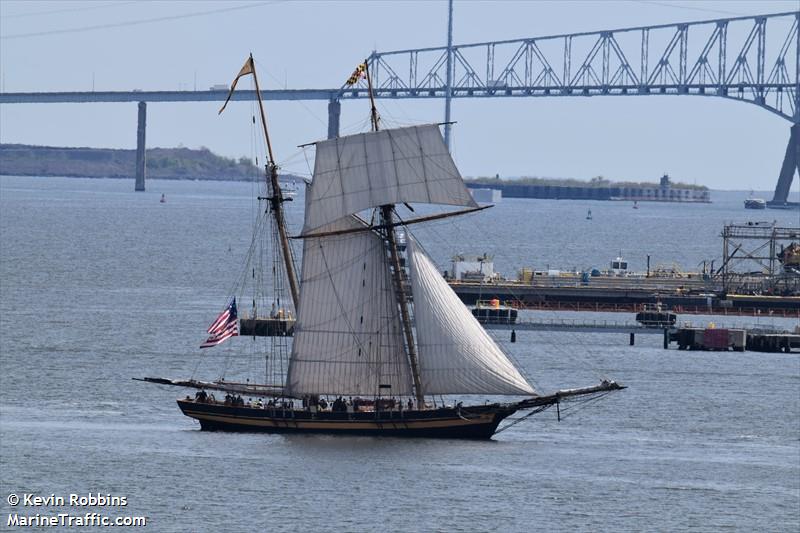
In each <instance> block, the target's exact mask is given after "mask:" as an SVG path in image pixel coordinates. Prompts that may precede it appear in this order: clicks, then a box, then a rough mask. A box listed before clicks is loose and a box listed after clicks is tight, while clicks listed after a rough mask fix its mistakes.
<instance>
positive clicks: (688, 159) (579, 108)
mask: <svg viewBox="0 0 800 533" xmlns="http://www.w3.org/2000/svg"><path fill="white" fill-rule="evenodd" d="M240 8H241V9H240ZM797 9H800V2H798V0H789V1H781V0H757V1H756V0H750V1H715V2H700V1H693V2H681V1H678V0H670V1H591V2H570V1H538V2H537V1H529V2H526V1H497V2H485V1H466V0H456V3H455V18H454V42H455V43H468V42H476V41H489V40H500V39H513V38H522V37H535V36H540V35H551V34H558V33H571V32H578V31H593V30H606V29H614V28H622V27H628V26H636V25H651V24H663V23H672V22H682V21H693V20H704V19H714V18H723V17H729V16H738V15H750V14H761V13H774V12H781V11H792V10H797ZM209 11H214V13H206V12H209ZM152 19H161V20H155V21H153V20H152ZM120 24H122V25H120ZM96 26H101V27H103V26H104V28H100V29H93V30H88V29H87V30H85V31H78V32H63V33H58V31H59V30H69V29H75V28H84V29H85V28H90V27H96ZM39 32H53V33H51V34H49V35H44V36H29V37H15V36H18V35H21V34H29V33H39ZM0 37H2V39H1V40H0V75H1V76H2V79H0V85H2V89H3V90H4V91H6V92H17V91H74V90H92V88H93V87H94V89H95V90H130V89H142V90H159V89H165V90H178V89H184V90H185V89H192V88H193V87H194V86H195V83H196V86H197V88H198V89H207V88H208V87H209V86H211V85H213V84H219V83H223V84H228V83H230V81H231V80H232V78H233V77H234V76H235V74H236V72H237V71H238V69H239V68H240V67H241V65H242V63H243V62H244V59H245V58H246V57H247V54H248V53H249V52H251V51H252V53H253V55H254V56H255V58H256V61H257V65H258V68H259V72H260V78H261V80H262V86H265V87H264V88H282V87H284V86H285V87H288V88H295V89H297V88H331V87H338V86H340V85H341V84H342V83H343V81H344V80H345V79H346V78H347V76H348V75H349V74H350V72H351V71H352V70H353V68H354V66H355V65H356V64H357V63H358V62H359V61H360V60H361V59H362V58H364V57H365V56H367V55H368V54H369V53H370V51H372V50H373V49H375V50H379V51H389V50H395V49H404V48H416V47H425V46H441V45H444V44H446V38H447V2H446V1H445V0H438V1H416V2H388V1H371V0H364V1H356V2H353V1H351V2H332V1H331V2H321V1H317V2H309V1H302V2H301V1H272V2H243V1H234V0H231V1H229V2H217V1H186V2H178V1H171V2H156V1H154V2H148V1H141V0H140V1H135V2H134V1H120V2H105V1H96V2H69V1H63V0H60V1H56V2H33V1H24V2H21V1H7V0H0ZM695 44H696V43H695ZM768 46H769V43H768ZM573 61H574V60H573ZM768 67H771V65H768ZM557 68H558V67H557ZM195 80H196V82H195ZM242 86H243V87H246V88H249V86H250V82H247V83H244V84H243V85H242ZM218 107H219V104H218V103H162V104H158V103H151V104H148V129H147V145H148V147H155V146H162V147H170V146H177V145H179V144H182V145H184V146H188V147H199V146H207V147H209V148H210V149H212V150H213V151H215V152H218V153H221V154H224V155H227V156H235V157H239V156H243V155H244V156H251V155H252V154H253V152H254V148H253V147H252V146H253V143H252V135H253V132H252V130H251V125H250V115H251V104H250V103H246V102H233V103H232V104H231V105H230V106H229V107H228V110H227V111H226V112H225V113H224V114H223V115H222V116H221V117H218V116H217V109H218ZM379 110H380V111H381V113H382V115H383V117H384V118H385V119H386V121H387V122H390V123H395V124H407V123H412V122H430V121H441V120H442V118H443V112H444V111H443V110H444V101H443V100H430V101H427V100H388V101H387V100H384V101H381V102H379ZM267 113H268V116H269V121H270V129H271V133H272V136H273V142H274V148H275V152H276V157H277V159H278V160H279V161H281V162H283V166H284V167H285V168H286V169H287V170H289V171H294V172H298V173H308V170H309V167H308V163H307V162H306V158H305V155H304V154H302V153H300V151H299V150H298V148H297V145H299V144H302V143H306V142H309V141H313V140H317V139H321V138H324V137H325V135H326V133H327V104H326V103H325V102H267ZM367 117H368V107H367V103H366V101H365V100H358V101H351V102H345V103H344V104H343V106H342V131H343V133H344V132H348V133H349V132H354V131H357V130H359V129H361V128H365V127H366V124H367V122H366V119H367ZM453 119H454V120H457V121H458V124H457V125H456V126H455V127H454V130H453V152H454V155H455V158H456V161H457V163H458V164H459V167H460V169H461V171H462V173H463V174H464V175H465V176H477V175H494V174H495V173H499V174H501V175H502V176H519V175H538V176H553V177H575V178H581V179H588V178H590V177H592V176H596V175H604V176H606V177H608V178H611V179H624V180H641V179H646V180H655V179H657V178H658V177H659V176H660V175H661V174H663V173H665V172H667V173H669V174H670V175H671V176H673V177H674V178H675V179H676V180H681V181H687V182H695V183H698V184H704V185H708V186H710V187H712V188H718V189H744V190H748V189H756V190H771V189H773V188H774V186H775V182H776V180H777V175H778V171H779V169H780V164H781V161H782V159H783V153H784V150H785V147H786V142H787V140H788V136H789V122H788V121H786V120H784V119H782V118H780V117H778V116H777V115H774V114H771V113H769V112H767V111H765V110H763V109H761V108H759V107H756V106H754V105H751V104H744V103H740V102H734V101H728V100H724V99H721V98H701V97H696V96H691V97H687V96H683V97H673V96H670V97H667V96H647V97H634V96H630V97H597V98H577V97H575V98H514V99H505V98H491V99H458V100H454V103H453ZM0 141H2V142H4V143H10V142H15V143H29V144H45V145H55V146H96V147H113V148H134V147H135V146H136V104H135V103H124V104H38V105H33V104H31V105H18V104H15V105H2V106H0ZM307 156H308V158H309V163H310V162H311V161H313V151H310V152H309V153H308V154H307ZM798 181H800V180H797V179H795V181H794V185H793V191H796V190H798V188H799V187H800V186H799V185H798ZM795 194H796V193H795Z"/></svg>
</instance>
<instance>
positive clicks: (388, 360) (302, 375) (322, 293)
mask: <svg viewBox="0 0 800 533" xmlns="http://www.w3.org/2000/svg"><path fill="white" fill-rule="evenodd" d="M364 226H365V224H364V223H363V222H361V221H360V220H358V219H356V218H355V217H347V218H345V219H342V220H340V221H338V222H336V223H333V224H329V225H327V226H325V227H324V231H338V230H348V229H357V228H362V227H364ZM299 309H300V310H299V314H298V317H297V323H296V324H295V328H294V342H293V347H292V354H291V359H290V362H289V371H288V376H287V388H288V390H289V391H290V392H291V393H292V394H294V395H303V394H331V395H348V396H356V395H365V396H374V395H377V394H381V395H383V396H392V395H394V396H399V395H408V394H410V393H411V392H412V385H411V382H412V381H411V371H410V368H409V363H408V357H407V356H406V353H405V350H404V344H403V336H402V326H401V323H400V318H399V316H398V309H397V299H396V297H395V293H394V289H393V285H392V279H391V276H390V271H389V267H388V260H387V256H386V252H385V248H384V243H383V240H382V239H381V238H380V237H378V236H377V235H375V234H374V233H373V232H371V231H361V232H355V233H348V234H344V235H338V236H332V237H325V238H310V239H306V240H305V245H304V248H303V271H302V279H301V283H300V306H299ZM387 385H388V387H387Z"/></svg>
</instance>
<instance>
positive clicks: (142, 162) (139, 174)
mask: <svg viewBox="0 0 800 533" xmlns="http://www.w3.org/2000/svg"><path fill="white" fill-rule="evenodd" d="M146 122H147V102H139V125H138V127H137V129H136V185H135V186H134V189H133V190H134V191H144V178H145V174H146V173H147V158H146V157H145V151H144V132H145V128H146Z"/></svg>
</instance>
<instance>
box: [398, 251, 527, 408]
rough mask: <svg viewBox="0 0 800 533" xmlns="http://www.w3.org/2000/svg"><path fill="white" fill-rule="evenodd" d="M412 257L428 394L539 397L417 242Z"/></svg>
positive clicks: (424, 384)
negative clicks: (533, 395) (535, 395)
mask: <svg viewBox="0 0 800 533" xmlns="http://www.w3.org/2000/svg"><path fill="white" fill-rule="evenodd" d="M408 251H409V262H410V265H411V290H412V292H413V295H414V320H415V323H416V331H417V353H418V357H419V366H420V381H421V383H422V390H423V391H424V392H425V394H520V395H521V394H524V395H530V394H536V392H535V391H534V390H533V387H531V385H530V384H529V383H528V381H527V380H526V379H525V378H524V377H523V376H522V375H521V374H520V373H519V371H518V370H517V369H516V367H515V366H514V364H513V363H512V362H511V361H510V360H509V359H508V357H507V356H506V354H504V353H503V351H502V350H501V349H500V347H499V346H497V344H496V343H495V342H494V341H493V340H492V338H491V337H490V336H489V335H488V334H487V333H486V331H485V330H484V329H483V327H482V326H481V325H480V324H479V323H478V321H477V320H476V319H475V317H473V316H472V313H470V312H469V310H468V309H467V308H466V307H465V306H464V304H463V303H462V302H461V300H459V299H458V296H456V294H455V293H454V292H453V290H452V289H451V288H450V286H449V285H447V282H445V280H444V278H443V277H442V275H441V274H440V273H439V271H438V270H437V269H436V266H434V264H433V263H432V262H431V261H430V259H428V257H427V256H426V255H425V253H424V252H423V251H422V250H421V249H420V248H419V245H417V244H416V243H415V242H414V239H413V238H409V239H408Z"/></svg>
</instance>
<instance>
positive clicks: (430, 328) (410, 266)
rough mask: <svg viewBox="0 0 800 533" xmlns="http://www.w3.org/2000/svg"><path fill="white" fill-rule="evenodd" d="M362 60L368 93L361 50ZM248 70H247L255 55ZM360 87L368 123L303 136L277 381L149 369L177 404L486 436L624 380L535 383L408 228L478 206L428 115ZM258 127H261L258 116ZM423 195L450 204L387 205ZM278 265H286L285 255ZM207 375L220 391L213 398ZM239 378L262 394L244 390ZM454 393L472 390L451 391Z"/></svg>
mask: <svg viewBox="0 0 800 533" xmlns="http://www.w3.org/2000/svg"><path fill="white" fill-rule="evenodd" d="M251 61H252V59H251ZM246 66H247V65H246ZM359 69H360V71H361V72H363V73H364V75H365V77H366V80H367V84H368V85H369V87H370V97H371V96H372V95H371V80H370V78H369V69H368V65H367V63H364V64H362V65H361V66H359ZM359 69H357V71H356V73H354V76H355V75H356V74H357V73H358V72H359ZM244 70H245V69H243V71H244ZM251 70H252V74H253V75H254V76H255V66H254V65H252V64H251ZM233 86H235V82H234V84H233ZM259 94H260V93H259ZM370 100H371V104H372V131H369V132H364V133H358V134H354V135H349V136H343V137H337V138H333V139H328V140H323V141H319V142H316V143H314V144H315V147H316V159H315V164H314V171H313V179H312V180H311V182H310V184H307V188H306V195H305V216H304V226H303V230H302V232H301V234H300V235H299V239H300V240H302V242H303V257H302V271H301V274H300V277H299V298H298V299H297V300H295V303H296V309H297V321H296V323H295V325H294V334H293V339H292V347H291V351H290V353H289V360H288V368H287V371H286V375H285V377H284V379H283V382H282V383H279V384H276V385H263V386H262V385H251V384H249V382H248V383H247V384H241V383H239V384H237V385H236V386H237V387H238V389H237V388H234V387H233V386H229V385H230V384H227V383H220V382H219V381H217V382H210V384H211V385H212V387H208V385H209V382H195V381H194V380H189V381H187V380H183V381H180V382H173V381H172V380H163V379H161V380H160V381H159V380H158V378H146V379H147V380H149V381H154V382H158V383H165V384H175V385H181V386H190V387H194V388H197V389H200V391H199V392H198V393H197V394H196V395H195V397H194V398H192V397H191V396H186V397H185V398H183V399H179V400H178V406H179V408H180V410H181V411H182V412H183V414H184V415H186V416H188V417H191V418H193V419H196V420H198V421H199V423H200V427H201V429H203V430H230V431H263V432H272V433H302V432H323V433H332V434H362V435H378V436H384V435H386V436H405V437H448V438H473V439H488V438H490V437H491V436H492V435H494V434H495V432H496V431H498V427H499V425H500V424H501V423H502V422H503V421H504V420H506V419H508V417H510V416H511V415H513V414H514V413H517V412H519V411H523V412H525V415H524V417H528V416H530V415H532V414H535V413H538V412H541V411H543V410H545V409H547V408H549V407H552V406H556V408H557V409H558V408H559V407H558V406H559V404H560V403H561V402H565V401H569V400H571V399H576V398H581V399H586V397H587V396H597V395H604V394H607V393H609V392H612V391H615V390H619V389H622V388H624V387H622V386H621V385H619V384H617V383H616V382H614V381H602V382H601V383H599V384H598V385H595V386H591V387H584V388H577V389H567V390H561V391H558V392H556V393H553V394H542V393H540V392H539V391H537V390H536V389H534V387H533V386H532V385H531V383H530V381H529V380H528V379H527V378H526V377H524V376H523V374H522V372H521V371H520V370H519V369H518V368H517V366H515V364H514V363H513V362H512V360H511V359H510V358H509V356H508V355H507V354H506V353H505V352H504V351H503V350H502V349H501V347H500V346H499V345H498V344H497V343H496V342H495V341H494V340H493V339H492V338H491V337H490V336H489V334H488V333H487V332H486V331H485V330H484V329H483V327H482V326H481V325H480V324H479V323H478V321H477V320H476V318H475V317H474V316H473V315H472V313H471V312H470V311H469V310H468V309H467V307H466V306H465V305H464V304H463V303H462V302H461V301H460V300H459V298H458V296H456V294H455V293H454V292H453V291H452V289H451V288H450V287H449V285H448V284H447V282H446V281H445V280H444V278H443V277H442V276H441V274H440V273H439V271H438V269H437V267H436V265H435V264H434V263H433V261H432V260H431V259H430V257H428V255H427V253H426V252H425V250H424V247H423V246H422V244H421V243H420V242H419V241H417V239H416V238H414V236H413V235H412V234H411V232H410V231H409V228H408V226H410V225H412V224H416V223H420V222H424V221H427V220H433V219H437V218H444V217H449V216H456V215H459V214H463V213H469V212H475V211H478V210H481V209H483V207H478V206H477V204H476V203H475V201H474V200H473V198H472V196H471V195H470V194H469V192H468V190H467V188H466V186H465V184H464V182H463V179H462V177H461V175H460V173H459V171H458V169H457V168H456V165H455V163H454V161H453V159H452V157H451V156H450V153H449V151H448V149H447V147H446V146H445V144H444V140H443V138H442V135H441V132H440V130H439V125H438V124H424V125H417V126H410V127H401V128H393V129H380V128H379V119H378V115H377V111H376V109H375V105H374V100H372V98H370ZM260 105H261V104H260ZM264 129H265V134H266V122H265V121H264ZM272 161H273V159H272V158H271V157H270V165H274V163H272ZM271 168H272V167H271ZM272 185H273V186H272V191H274V193H273V195H272V198H271V200H270V201H271V202H272V204H271V212H272V214H273V216H275V217H276V221H277V224H276V226H277V229H278V232H279V233H281V235H282V237H281V239H282V242H283V241H286V242H287V243H288V240H287V239H286V238H285V237H286V227H285V220H283V215H282V212H281V202H280V201H277V200H275V198H274V197H279V196H280V187H279V186H278V185H277V183H276V182H274V181H273V182H272ZM420 203H424V204H438V205H444V206H455V207H458V208H460V209H458V210H457V211H447V212H444V213H439V214H436V215H428V216H422V217H419V218H416V219H411V220H407V221H404V220H401V218H400V217H399V216H398V213H397V209H396V206H398V205H403V204H405V205H409V204H420ZM401 228H402V229H401ZM400 231H403V232H404V234H405V246H404V247H401V246H399V244H398V233H400ZM284 257H287V258H288V257H291V255H290V254H288V253H287V254H284ZM286 272H287V273H289V272H292V265H290V264H289V263H287V265H286ZM206 388H208V389H209V390H225V391H227V392H229V394H228V395H227V396H226V399H225V401H220V400H217V399H215V398H214V396H213V394H207V393H206V392H205V390H206ZM236 390H244V391H245V393H247V394H253V395H259V396H260V398H259V399H257V400H256V401H255V402H253V401H252V400H251V401H248V402H245V401H244V400H242V399H241V398H240V397H239V393H237V392H235V391H236ZM231 393H232V394H231ZM464 396H469V397H474V396H478V397H481V398H480V399H479V400H476V401H473V402H466V401H456V399H455V398H458V399H461V398H462V397H464ZM487 397H488V398H490V399H489V400H487ZM498 397H513V399H506V400H502V401H500V400H497V399H496V398H498ZM524 417H523V418H524ZM520 420H522V419H517V420H515V421H513V422H512V421H509V422H507V425H506V426H505V427H509V426H510V425H511V424H513V423H516V422H518V421H520ZM501 429H503V428H501Z"/></svg>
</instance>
